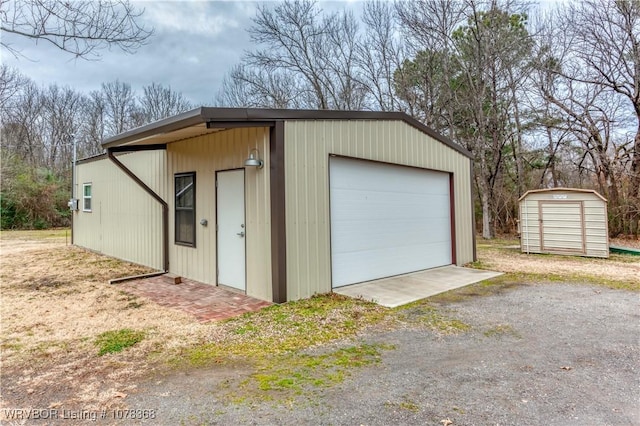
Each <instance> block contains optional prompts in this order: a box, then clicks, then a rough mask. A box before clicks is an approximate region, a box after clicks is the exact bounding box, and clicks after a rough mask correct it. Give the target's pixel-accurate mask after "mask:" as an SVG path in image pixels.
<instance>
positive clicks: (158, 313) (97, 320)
mask: <svg viewBox="0 0 640 426" xmlns="http://www.w3.org/2000/svg"><path fill="white" fill-rule="evenodd" d="M66 241H68V239H67V238H65V233H64V231H56V232H53V233H52V232H40V233H38V232H3V233H2V234H1V238H0V251H1V252H2V265H1V266H2V269H1V275H0V279H1V281H0V290H1V292H2V293H1V294H2V306H1V308H0V309H1V311H0V312H1V314H2V316H1V318H2V338H1V340H0V348H1V349H2V363H3V368H2V383H3V386H2V387H3V389H2V405H3V406H5V407H15V406H23V407H35V408H46V407H54V408H58V407H61V406H63V407H65V408H74V407H75V408H83V409H87V410H98V409H105V408H109V407H112V406H117V405H121V404H123V403H124V398H125V397H126V394H127V393H129V392H131V391H132V390H133V389H135V387H136V382H139V380H140V379H141V378H142V377H144V376H148V375H150V374H152V373H153V372H154V371H158V370H166V369H167V368H176V367H180V368H182V367H190V366H197V365H205V364H209V363H216V364H219V363H224V362H228V361H233V362H235V361H237V360H238V357H239V356H240V357H244V358H247V359H252V360H253V361H255V360H256V359H263V358H270V357H272V356H274V355H276V354H279V353H283V352H286V351H295V350H298V349H301V348H306V347H309V346H311V345H314V344H320V343H322V342H326V341H329V340H333V339H338V338H345V337H349V336H353V335H354V334H356V333H357V332H358V331H359V330H361V329H362V328H364V327H366V326H367V325H368V324H371V323H374V322H379V321H381V320H383V319H384V317H385V313H386V311H387V310H386V309H385V308H382V307H380V306H377V305H374V304H372V303H367V302H364V301H358V300H353V299H348V298H345V297H342V296H338V295H326V296H322V297H317V298H312V299H308V300H305V301H300V302H295V303H287V304H284V305H279V306H273V307H271V308H268V309H265V310H263V311H261V312H259V313H256V314H248V315H244V316H242V317H239V318H236V319H232V320H230V321H223V322H217V323H208V324H202V323H199V322H197V321H196V320H195V319H194V318H192V317H191V316H188V315H187V314H184V313H181V312H179V311H176V310H173V309H169V308H165V307H161V306H159V305H157V304H155V303H153V302H151V301H149V300H146V299H143V298H138V297H136V296H133V295H130V294H127V293H125V292H123V291H121V290H119V288H118V286H117V285H115V286H110V285H108V284H107V281H108V280H109V279H111V278H115V277H120V276H128V275H136V274H140V273H144V272H148V270H147V269H146V268H143V267H141V266H138V265H133V264H130V263H126V262H121V261H118V260H116V259H112V258H109V257H105V256H101V255H98V254H95V253H93V252H90V251H87V250H83V249H80V248H78V247H74V246H70V245H67V243H66ZM123 329H129V330H131V332H140V333H142V334H143V335H144V338H143V339H142V340H141V341H140V342H137V343H135V344H134V345H133V346H131V347H127V348H126V349H124V350H122V352H116V353H107V354H104V355H103V356H100V355H99V351H100V348H99V347H98V346H97V345H96V342H97V341H99V340H100V338H99V337H100V336H104V335H105V333H106V335H116V336H117V335H118V334H119V333H117V331H122V330H123ZM111 331H113V332H116V333H107V332H111Z"/></svg>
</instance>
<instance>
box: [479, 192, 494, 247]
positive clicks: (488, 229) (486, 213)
mask: <svg viewBox="0 0 640 426" xmlns="http://www.w3.org/2000/svg"><path fill="white" fill-rule="evenodd" d="M484 186H485V185H481V188H482V187H484ZM481 191H482V194H481V196H480V200H481V203H482V238H484V239H485V240H490V239H493V220H492V217H491V204H490V200H491V197H490V196H489V193H488V191H487V190H486V188H482V189H481Z"/></svg>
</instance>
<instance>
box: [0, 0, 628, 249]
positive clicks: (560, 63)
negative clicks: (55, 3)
mask: <svg viewBox="0 0 640 426" xmlns="http://www.w3.org/2000/svg"><path fill="white" fill-rule="evenodd" d="M247 31H248V32H249V34H250V36H251V39H252V42H253V43H254V49H252V50H251V51H248V52H246V53H245V55H244V56H243V58H242V60H241V62H240V63H239V64H237V65H236V66H234V67H233V68H232V69H231V70H230V71H229V73H228V75H227V77H226V78H225V80H224V83H223V85H222V87H221V88H220V90H219V91H218V93H217V95H216V96H217V97H216V99H217V101H216V104H217V106H231V107H268V108H305V109H338V110H380V111H404V112H406V113H407V114H409V115H411V116H413V117H415V118H416V119H418V120H420V121H421V122H423V123H425V124H426V125H428V126H429V127H431V128H433V129H434V130H436V131H438V132H440V133H442V134H444V135H446V136H447V137H449V138H451V139H452V140H453V141H454V142H456V143H459V144H460V145H462V146H463V147H465V148H467V149H468V150H469V151H471V153H472V154H473V155H474V157H475V162H474V173H475V177H474V186H475V191H476V197H477V199H476V218H477V221H478V229H479V230H482V235H483V236H484V237H485V238H492V237H493V236H495V235H496V234H497V233H498V234H501V233H513V232H514V230H515V227H516V219H517V213H518V211H517V209H518V203H517V200H518V198H519V197H520V196H521V195H522V194H523V193H524V192H526V191H527V190H530V189H537V188H550V187H578V188H590V189H595V190H597V191H598V192H599V193H600V194H602V195H603V196H604V197H605V198H607V199H608V200H609V231H610V234H611V235H612V236H616V235H619V234H628V235H636V236H638V234H639V233H640V229H639V228H640V227H639V222H640V196H639V188H640V1H639V0H627V1H606V0H589V1H576V2H567V3H557V4H555V3H554V4H549V5H547V6H546V7H544V8H542V7H535V8H534V7H532V6H531V4H526V3H521V2H514V1H508V0H507V1H497V0H495V1H493V0H490V1H476V0H465V1H457V2H454V1H439V0H414V1H411V2H395V3H392V2H382V1H372V2H366V3H362V9H361V13H359V14H355V13H354V12H352V11H349V10H347V9H344V10H339V11H332V12H327V11H323V9H322V4H321V3H315V2H309V1H285V2H281V3H263V4H260V5H259V6H258V7H257V13H256V16H255V18H254V20H253V25H252V26H251V27H250V28H248V29H247ZM0 108H1V119H2V125H1V132H2V133H1V143H2V152H1V155H2V187H1V190H2V198H1V208H2V211H1V215H2V228H5V229H6V228H20V227H48V226H59V225H64V224H66V223H67V220H68V217H69V212H68V209H67V207H66V202H67V200H68V198H69V197H70V187H71V184H70V182H71V160H72V145H73V141H74V140H75V142H76V143H77V146H78V156H79V158H82V157H86V156H91V155H95V154H99V153H101V152H102V149H101V146H100V143H101V141H102V140H103V139H104V138H106V137H109V136H112V135H115V134H118V133H121V132H123V131H126V130H128V129H131V128H133V127H136V126H139V125H142V124H145V123H149V122H152V121H155V120H158V119H161V118H164V117H168V116H171V115H174V114H177V113H179V112H182V111H185V110H188V109H190V108H192V105H191V104H190V103H189V102H188V101H187V100H186V99H185V98H184V96H182V95H181V94H180V93H177V92H175V91H174V90H172V89H171V88H170V87H168V86H164V85H162V84H161V83H152V82H150V84H149V85H148V86H146V87H144V88H143V90H142V92H141V93H135V92H134V91H133V90H132V89H131V86H130V85H129V84H128V83H126V82H121V81H113V82H106V83H102V84H101V86H100V88H98V89H97V90H95V91H92V92H90V93H80V92H78V91H76V90H74V89H73V88H70V87H59V86H57V85H50V86H47V87H44V86H39V85H37V84H36V83H35V82H33V81H31V80H30V79H29V78H28V77H27V76H24V75H22V74H20V72H19V71H18V70H16V69H12V68H9V67H7V66H4V65H3V66H2V67H1V69H0Z"/></svg>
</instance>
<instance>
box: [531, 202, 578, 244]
mask: <svg viewBox="0 0 640 426" xmlns="http://www.w3.org/2000/svg"><path fill="white" fill-rule="evenodd" d="M584 241H585V239H584V214H583V211H582V202H581V201H540V243H541V247H542V251H568V252H573V253H584V252H585V245H584Z"/></svg>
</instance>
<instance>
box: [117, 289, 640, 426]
mask: <svg viewBox="0 0 640 426" xmlns="http://www.w3.org/2000/svg"><path fill="white" fill-rule="evenodd" d="M439 309H440V310H441V311H444V312H447V314H448V315H450V316H453V317H455V318H457V319H459V320H461V321H463V322H465V323H467V324H469V325H470V326H471V329H470V330H468V331H465V332H462V333H459V334H456V335H448V336H441V335H438V334H437V333H434V332H432V331H429V330H425V329H423V328H420V327H411V326H408V327H402V328H400V329H396V330H392V331H384V332H377V333H376V332H372V333H368V334H366V335H361V336H360V337H359V340H360V341H362V342H366V343H372V344H374V343H383V344H390V345H394V346H395V348H394V349H388V350H384V351H383V352H382V361H381V362H380V363H378V364H374V365H372V366H367V367H361V368H355V369H352V371H351V375H350V376H349V377H347V378H346V379H345V380H344V382H342V383H341V384H339V385H336V386H333V387H329V388H322V389H310V390H309V392H304V393H303V394H302V395H298V396H297V397H296V399H295V400H294V401H292V403H290V404H281V403H275V402H261V403H257V404H252V405H249V404H244V403H238V404H225V403H223V402H222V401H221V400H220V399H219V398H218V395H219V390H220V389H221V386H225V384H228V383H229V382H230V381H231V382H233V381H234V380H235V381H241V380H243V378H244V377H246V375H247V374H248V373H249V371H248V370H247V367H238V368H230V367H212V368H208V369H202V370H191V371H188V372H181V373H175V374H173V375H170V376H167V377H163V378H155V379H154V380H151V381H149V382H148V383H146V384H142V385H140V386H139V389H138V392H136V393H135V394H132V395H129V397H128V398H127V402H128V405H129V407H130V408H137V409H153V410H155V411H154V413H155V415H156V418H155V419H154V420H153V421H152V422H151V423H154V424H167V425H169V424H171V425H174V424H221V425H232V424H273V425H302V424H326V425H394V424H396V425H405V424H421V425H424V424H426V425H441V426H442V425H444V426H448V425H454V426H455V425H514V424H517V425H541V424H545V425H580V426H584V425H639V424H640V296H639V295H638V294H637V293H632V292H627V291H621V290H609V289H605V288H596V287H590V286H582V285H565V284H548V285H525V286H519V287H516V288H513V289H510V290H508V291H502V292H500V293H497V294H493V295H490V296H485V297H476V298H472V299H467V300H465V301H462V302H456V303H447V304H441V305H439Z"/></svg>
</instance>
